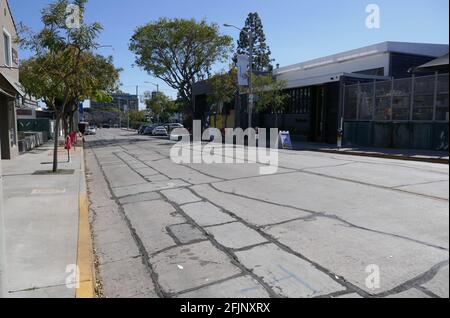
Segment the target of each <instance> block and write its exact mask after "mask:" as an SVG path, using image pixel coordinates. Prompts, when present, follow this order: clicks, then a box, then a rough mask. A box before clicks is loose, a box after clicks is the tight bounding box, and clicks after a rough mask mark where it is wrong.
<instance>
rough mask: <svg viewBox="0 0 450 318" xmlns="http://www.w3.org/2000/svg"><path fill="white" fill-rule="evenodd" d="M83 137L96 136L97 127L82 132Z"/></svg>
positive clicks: (90, 127)
mask: <svg viewBox="0 0 450 318" xmlns="http://www.w3.org/2000/svg"><path fill="white" fill-rule="evenodd" d="M84 134H85V135H88V136H89V135H96V134H97V127H96V126H89V127H88V128H87V129H86V131H85V132H84Z"/></svg>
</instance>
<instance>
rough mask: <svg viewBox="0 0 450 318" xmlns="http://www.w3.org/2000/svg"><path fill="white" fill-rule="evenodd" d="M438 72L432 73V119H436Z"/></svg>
mask: <svg viewBox="0 0 450 318" xmlns="http://www.w3.org/2000/svg"><path fill="white" fill-rule="evenodd" d="M438 82H439V72H436V73H435V74H434V97H433V121H436V115H437V99H438Z"/></svg>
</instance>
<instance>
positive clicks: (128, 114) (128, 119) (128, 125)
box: [127, 100, 130, 130]
mask: <svg viewBox="0 0 450 318" xmlns="http://www.w3.org/2000/svg"><path fill="white" fill-rule="evenodd" d="M127 128H128V130H130V100H127Z"/></svg>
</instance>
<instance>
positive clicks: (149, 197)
mask: <svg viewBox="0 0 450 318" xmlns="http://www.w3.org/2000/svg"><path fill="white" fill-rule="evenodd" d="M160 199H161V196H160V195H159V194H158V193H156V192H148V193H141V194H137V195H131V196H128V197H124V198H120V199H119V202H120V204H122V205H125V204H130V203H136V202H143V201H153V200H160Z"/></svg>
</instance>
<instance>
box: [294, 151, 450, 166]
mask: <svg viewBox="0 0 450 318" xmlns="http://www.w3.org/2000/svg"><path fill="white" fill-rule="evenodd" d="M295 151H311V152H321V153H331V154H338V155H348V156H356V157H371V158H383V159H394V160H404V161H417V162H429V163H439V164H447V165H448V164H449V159H443V158H430V157H408V156H401V155H389V154H381V153H360V152H349V151H339V150H317V149H302V150H295Z"/></svg>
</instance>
